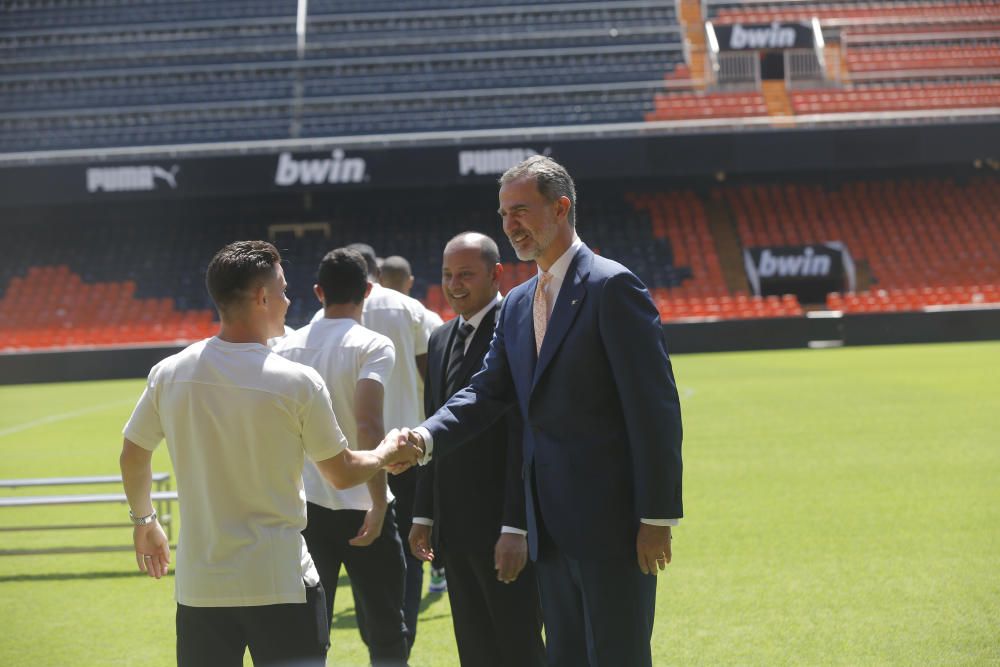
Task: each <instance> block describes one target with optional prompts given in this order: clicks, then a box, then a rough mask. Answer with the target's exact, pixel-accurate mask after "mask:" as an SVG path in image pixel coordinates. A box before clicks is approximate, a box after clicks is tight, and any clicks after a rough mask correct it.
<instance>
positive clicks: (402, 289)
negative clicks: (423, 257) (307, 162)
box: [378, 255, 448, 593]
mask: <svg viewBox="0 0 1000 667" xmlns="http://www.w3.org/2000/svg"><path fill="white" fill-rule="evenodd" d="M378 269H379V276H378V280H379V283H380V284H381V285H382V287H388V288H389V289H393V290H396V291H397V292H399V293H400V294H405V295H406V296H410V290H412V289H413V282H414V277H413V269H412V268H411V267H410V262H409V261H407V259H406V258H405V257H403V256H401V255H392V256H390V257H386V258H385V259H384V260H380V261H379V262H378ZM418 303H420V302H419V301H418ZM420 305H421V307H422V308H423V309H424V333H426V334H427V339H428V340H430V337H431V334H432V333H434V330H435V329H437V328H438V327H439V326H441V325H442V324H444V320H442V319H441V316H440V315H438V314H437V313H435V312H434V311H433V310H431V309H430V308H428V307H427V306H424V305H423V304H422V303H421V304H420ZM417 394H418V395H419V396H423V395H424V379H423V377H420V378H418V382H417ZM420 407H421V410H420V414H421V416H422V417H426V415H424V411H423V405H421V406H420ZM403 546H404V549H405V547H406V544H405V542H404V545H403ZM405 550H406V552H407V555H408V556H410V555H412V554H411V553H410V551H409V549H405ZM447 590H448V582H447V581H446V579H445V572H444V561H443V560H442V559H441V558H439V557H437V558H435V559H434V560H433V561H432V562H431V581H430V585H429V586H428V587H427V591H428V592H430V593H444V592H445V591H447Z"/></svg>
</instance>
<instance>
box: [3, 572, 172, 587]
mask: <svg viewBox="0 0 1000 667" xmlns="http://www.w3.org/2000/svg"><path fill="white" fill-rule="evenodd" d="M147 576H149V575H147V574H145V573H144V572H138V571H137V572H47V573H45V574H7V575H0V584H6V583H12V582H17V581H75V580H81V579H126V578H129V577H147ZM167 576H168V577H172V576H174V572H173V570H171V571H170V572H168V573H167Z"/></svg>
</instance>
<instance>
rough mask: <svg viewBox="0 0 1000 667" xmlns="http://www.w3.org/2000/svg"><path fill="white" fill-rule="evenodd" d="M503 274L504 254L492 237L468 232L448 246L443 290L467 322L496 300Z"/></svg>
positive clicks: (445, 249)
mask: <svg viewBox="0 0 1000 667" xmlns="http://www.w3.org/2000/svg"><path fill="white" fill-rule="evenodd" d="M502 274H503V265H502V264H500V251H499V250H498V248H497V244H496V242H494V241H493V239H491V238H490V237H488V236H484V235H483V234H478V233H476V232H465V233H464V234H459V235H458V236H456V237H455V238H453V239H452V240H450V241H448V244H447V245H446V246H445V247H444V257H443V259H442V262H441V288H442V289H443V290H444V296H445V298H446V299H447V300H448V305H450V306H451V308H452V310H454V311H455V312H456V313H458V314H459V315H461V316H462V317H464V318H465V319H469V318H470V317H472V316H473V315H475V314H476V313H478V312H479V311H481V310H482V309H483V308H485V307H486V306H487V305H488V304H489V303H490V302H491V301H492V300H493V299H494V297H496V294H497V290H499V289H500V276H501V275H502Z"/></svg>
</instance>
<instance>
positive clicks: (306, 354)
mask: <svg viewBox="0 0 1000 667" xmlns="http://www.w3.org/2000/svg"><path fill="white" fill-rule="evenodd" d="M314 290H315V292H316V296H317V298H319V300H320V302H321V303H323V306H324V313H325V317H323V318H322V319H319V320H316V321H314V322H312V323H310V324H308V325H307V326H305V327H303V328H301V329H299V330H298V331H295V332H293V333H291V334H289V335H287V336H285V337H284V338H283V339H282V340H281V341H280V342H279V343H278V344H277V345H276V347H275V350H274V351H275V353H276V354H279V355H281V356H283V357H285V358H286V359H290V360H292V361H297V362H299V363H301V364H305V365H306V366H309V367H311V368H313V369H315V370H316V371H317V372H318V373H319V374H320V375H321V376H322V377H323V379H324V380H325V381H326V384H327V387H328V388H329V390H330V395H331V397H332V399H333V411H334V414H336V416H337V421H338V422H339V424H340V427H341V429H342V430H343V432H344V435H345V436H346V438H347V441H348V444H349V446H350V447H352V448H354V449H372V448H374V447H376V446H377V445H378V444H379V442H380V441H381V440H382V438H383V436H384V435H385V428H384V421H383V414H382V413H383V401H384V393H385V391H384V387H385V384H386V383H387V382H388V380H389V377H390V376H391V374H392V370H393V366H394V361H395V349H394V347H393V344H392V341H390V340H389V339H388V338H387V337H385V336H383V335H381V334H378V333H375V332H374V331H371V330H369V329H366V328H364V327H362V326H361V313H362V307H363V304H364V301H365V297H367V296H368V294H369V292H370V291H371V284H370V283H369V282H368V268H367V264H366V263H365V260H364V258H363V257H362V256H361V255H360V253H358V252H357V251H355V250H348V249H346V248H339V249H337V250H332V251H330V252H329V253H327V255H326V256H325V257H324V258H323V261H322V262H321V263H320V265H319V271H318V277H317V284H316V285H315V287H314ZM302 476H303V481H304V483H305V489H306V500H307V501H308V502H307V511H308V516H309V523H308V525H307V526H306V529H305V531H303V536H304V537H305V539H306V544H307V546H308V547H309V553H310V554H312V557H313V561H314V562H315V563H316V569H317V570H318V571H319V576H320V581H321V583H322V584H323V588H324V590H326V591H327V600H326V605H327V614H328V616H330V617H331V618H332V613H333V603H334V593H335V592H336V589H337V580H338V578H339V576H340V567H341V565H343V566H344V567H345V568H346V569H347V573H348V576H349V577H350V579H351V587H352V590H353V592H354V599H355V604H356V607H357V608H358V609H363V610H364V611H363V612H361V613H359V615H358V623H359V628H360V629H361V632H362V636H363V637H365V639H366V643H367V645H368V651H369V657H370V659H371V663H372V665H374V666H375V667H379V666H382V665H404V664H405V663H406V659H407V655H408V653H409V648H408V645H407V639H406V626H405V624H404V623H403V613H402V607H403V581H404V576H405V569H406V566H405V564H404V561H403V548H402V544H401V542H400V538H399V535H398V533H397V531H396V526H395V514H394V511H393V507H392V496H391V494H388V493H387V485H386V476H385V473H379V474H377V475H376V476H375V477H373V478H372V479H371V480H369V481H368V485H367V488H366V487H363V486H357V487H354V488H352V489H347V490H344V491H338V490H337V489H336V488H334V487H333V486H331V485H330V484H329V483H328V482H327V481H326V480H324V479H323V477H322V475H320V473H319V471H318V470H317V469H316V467H315V465H314V464H312V463H311V462H308V461H307V462H306V466H305V469H304V470H303V474H302ZM362 623H363V624H364V627H361V624H362Z"/></svg>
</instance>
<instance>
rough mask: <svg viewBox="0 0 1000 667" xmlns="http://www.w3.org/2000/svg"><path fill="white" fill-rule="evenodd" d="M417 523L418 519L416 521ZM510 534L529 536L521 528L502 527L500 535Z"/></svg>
mask: <svg viewBox="0 0 1000 667" xmlns="http://www.w3.org/2000/svg"><path fill="white" fill-rule="evenodd" d="M414 521H416V519H414ZM504 533H510V534H512V535H527V534H528V531H526V530H521V529H520V528H514V527H513V526H500V534H501V535H503V534H504Z"/></svg>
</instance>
